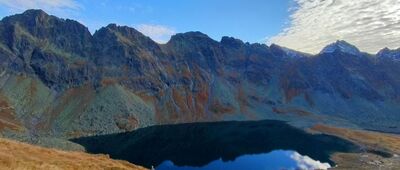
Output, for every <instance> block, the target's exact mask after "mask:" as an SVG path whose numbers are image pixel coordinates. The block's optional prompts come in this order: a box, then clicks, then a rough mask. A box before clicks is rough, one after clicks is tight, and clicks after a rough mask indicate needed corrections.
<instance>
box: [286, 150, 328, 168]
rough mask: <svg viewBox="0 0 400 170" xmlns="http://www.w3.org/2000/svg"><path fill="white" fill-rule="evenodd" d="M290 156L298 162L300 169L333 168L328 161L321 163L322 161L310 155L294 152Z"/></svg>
mask: <svg viewBox="0 0 400 170" xmlns="http://www.w3.org/2000/svg"><path fill="white" fill-rule="evenodd" d="M290 157H291V158H292V159H293V160H294V161H296V162H297V166H298V167H299V168H300V169H328V168H331V165H329V164H328V163H321V162H320V161H316V160H313V159H311V158H310V157H308V156H302V155H300V154H299V153H297V152H294V153H293V154H292V155H290Z"/></svg>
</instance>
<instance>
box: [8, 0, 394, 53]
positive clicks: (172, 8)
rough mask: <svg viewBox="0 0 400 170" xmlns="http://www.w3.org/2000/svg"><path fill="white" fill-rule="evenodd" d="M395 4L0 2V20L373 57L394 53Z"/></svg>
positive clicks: (334, 0)
mask: <svg viewBox="0 0 400 170" xmlns="http://www.w3.org/2000/svg"><path fill="white" fill-rule="evenodd" d="M398 1H399V0H352V1H350V0H251V1H249V0H190V1H189V0H0V17H4V16H8V15H12V14H16V13H21V12H23V11H25V10H26V9H43V10H44V11H46V12H47V13H49V14H52V15H56V16H58V17H61V18H70V19H74V20H77V21H79V22H81V23H82V24H84V25H86V26H87V27H88V28H89V30H90V32H92V33H94V32H95V31H96V30H98V29H99V28H101V27H103V26H107V25H108V24H110V23H116V24H118V25H126V26H130V27H134V28H136V29H137V30H139V31H141V32H142V33H144V34H145V35H147V36H149V37H151V38H152V39H153V40H155V41H157V42H159V43H166V42H167V41H168V40H169V39H170V37H171V36H172V35H174V34H176V33H181V32H188V31H201V32H203V33H205V34H208V35H209V36H210V37H211V38H213V39H215V40H217V41H219V40H220V39H221V37H222V36H231V37H235V38H239V39H242V40H243V41H245V42H251V43H266V44H272V43H276V44H279V45H281V46H285V47H288V48H292V49H295V50H298V51H302V52H307V53H313V54H315V53H318V52H319V51H320V50H321V49H322V48H323V47H324V46H326V45H328V44H330V43H332V42H335V41H336V40H345V41H347V42H349V43H351V44H354V45H356V46H357V47H359V48H360V49H361V50H362V51H366V52H369V53H376V52H377V51H378V50H380V49H382V48H384V47H389V48H392V49H397V48H399V47H400V2H398Z"/></svg>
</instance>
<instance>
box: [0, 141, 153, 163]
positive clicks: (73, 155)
mask: <svg viewBox="0 0 400 170" xmlns="http://www.w3.org/2000/svg"><path fill="white" fill-rule="evenodd" d="M0 169H24V170H28V169H29V170H31V169H32V170H34V169H55V170H56V169H87V170H89V169H96V170H97V169H110V170H111V169H113V170H145V168H142V167H140V166H136V165H133V164H130V163H128V162H126V161H119V160H112V159H110V158H109V157H108V156H106V155H91V154H87V153H83V152H67V151H60V150H55V149H47V148H42V147H38V146H33V145H29V144H24V143H20V142H15V141H11V140H6V139H0Z"/></svg>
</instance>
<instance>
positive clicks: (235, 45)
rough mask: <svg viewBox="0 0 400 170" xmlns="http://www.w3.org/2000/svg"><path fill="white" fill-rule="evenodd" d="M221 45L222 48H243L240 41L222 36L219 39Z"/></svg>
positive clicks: (242, 43)
mask: <svg viewBox="0 0 400 170" xmlns="http://www.w3.org/2000/svg"><path fill="white" fill-rule="evenodd" d="M221 44H222V45H224V46H229V47H233V48H239V47H241V46H243V45H244V44H245V43H244V42H243V41H242V40H240V39H236V38H233V37H228V36H224V37H222V39H221Z"/></svg>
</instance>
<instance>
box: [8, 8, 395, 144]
mask: <svg viewBox="0 0 400 170" xmlns="http://www.w3.org/2000/svg"><path fill="white" fill-rule="evenodd" d="M0 37H1V38H0V95H1V96H2V99H3V100H4V102H6V103H7V105H9V106H12V107H13V109H14V110H13V113H15V114H14V117H15V121H16V122H17V123H16V122H15V121H14V118H12V119H9V118H4V120H6V122H11V123H13V124H15V123H16V124H17V125H18V127H19V128H18V131H17V132H18V133H20V134H26V135H32V136H46V135H50V136H63V137H65V136H68V137H71V136H72V137H74V136H82V135H91V134H108V133H115V132H123V131H130V130H134V129H136V128H139V127H144V126H148V125H154V124H160V123H161V124H164V123H180V122H197V121H217V120H250V119H251V120H254V119H266V118H270V119H282V120H291V121H296V122H300V123H299V124H307V123H308V122H311V121H325V122H331V123H335V124H336V123H343V124H344V125H346V126H358V127H362V128H368V129H374V130H383V131H390V132H400V127H398V121H400V116H399V115H398V111H399V110H400V105H399V102H400V78H399V77H398V76H399V75H400V74H399V73H400V67H399V62H394V61H395V59H396V58H397V57H395V56H396V53H395V52H387V51H386V52H385V51H383V52H382V53H380V54H379V55H378V56H381V57H377V56H375V55H370V54H366V53H363V52H360V51H359V50H358V49H357V48H356V47H354V46H352V45H350V44H348V43H346V42H343V41H338V42H336V43H334V44H332V45H330V46H328V47H327V48H326V50H323V51H324V52H321V53H320V54H318V55H310V54H305V53H300V52H297V51H294V50H290V49H287V48H284V47H279V46H277V45H271V46H267V45H264V44H249V43H244V42H242V41H241V40H238V39H235V38H231V37H224V38H222V40H221V41H215V40H213V39H211V38H209V37H208V36H207V35H205V34H203V33H200V32H188V33H182V34H177V35H175V36H173V37H172V38H171V40H170V41H169V42H168V43H166V44H163V45H160V44H157V43H156V42H154V41H153V40H151V39H150V38H148V37H146V36H144V35H143V34H142V33H140V32H138V31H137V30H135V29H133V28H129V27H126V26H118V25H115V24H110V25H108V26H106V27H104V28H101V29H99V30H98V31H97V32H96V33H94V34H93V35H91V34H90V32H89V31H88V29H87V28H86V27H85V26H84V25H82V24H80V23H78V22H76V21H72V20H68V19H66V20H65V19H60V18H57V17H55V16H50V15H48V14H46V13H45V12H43V11H41V10H28V11H26V12H24V13H22V14H18V15H13V16H9V17H6V18H4V19H3V20H2V21H0ZM385 56H389V57H385ZM390 56H394V57H390ZM321 115H322V116H321ZM9 130H10V128H8V130H7V132H9ZM11 131H12V132H11V134H12V133H14V132H15V131H16V130H15V129H11ZM7 134H8V133H7Z"/></svg>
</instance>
